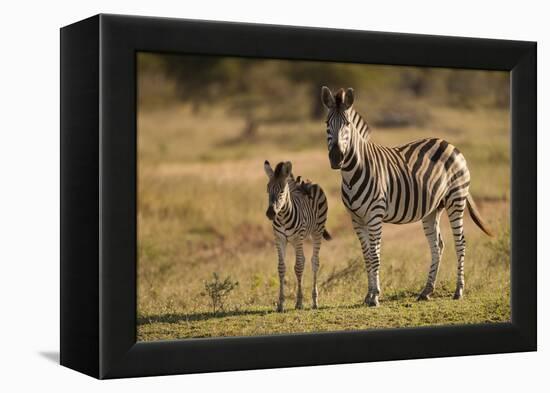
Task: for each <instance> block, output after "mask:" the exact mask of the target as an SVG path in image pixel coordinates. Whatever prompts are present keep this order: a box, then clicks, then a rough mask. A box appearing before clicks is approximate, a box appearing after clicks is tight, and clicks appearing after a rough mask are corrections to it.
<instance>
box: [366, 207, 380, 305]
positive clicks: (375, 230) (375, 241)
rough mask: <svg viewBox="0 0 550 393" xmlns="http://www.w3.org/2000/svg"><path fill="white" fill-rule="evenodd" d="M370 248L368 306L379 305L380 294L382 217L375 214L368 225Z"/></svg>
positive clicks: (368, 255) (368, 256)
mask: <svg viewBox="0 0 550 393" xmlns="http://www.w3.org/2000/svg"><path fill="white" fill-rule="evenodd" d="M368 236H369V248H368V254H367V258H368V260H369V263H368V266H369V269H370V276H371V283H370V285H369V293H370V297H368V295H367V297H368V298H367V299H365V303H366V304H367V306H370V307H376V306H378V304H379V303H378V297H379V296H380V275H379V274H380V245H381V243H382V218H381V216H375V217H373V218H371V219H370V221H369V225H368Z"/></svg>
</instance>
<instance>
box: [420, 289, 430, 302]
mask: <svg viewBox="0 0 550 393" xmlns="http://www.w3.org/2000/svg"><path fill="white" fill-rule="evenodd" d="M432 293H433V290H432V289H424V290H423V291H422V292H421V293H420V295H418V299H417V300H418V301H424V300H430V297H431V296H432Z"/></svg>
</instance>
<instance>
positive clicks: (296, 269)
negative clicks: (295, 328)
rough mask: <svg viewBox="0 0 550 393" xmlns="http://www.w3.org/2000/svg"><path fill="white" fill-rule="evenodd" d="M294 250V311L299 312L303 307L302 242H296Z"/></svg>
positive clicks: (303, 259)
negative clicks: (295, 282)
mask: <svg viewBox="0 0 550 393" xmlns="http://www.w3.org/2000/svg"><path fill="white" fill-rule="evenodd" d="M294 248H295V249H296V264H295V265H294V273H296V281H297V283H298V293H297V294H296V309H298V310H301V309H302V308H303V307H304V303H303V301H304V295H303V293H302V275H303V274H304V265H305V262H306V257H305V256H304V242H303V240H302V239H300V240H298V241H297V243H296V244H295V245H294Z"/></svg>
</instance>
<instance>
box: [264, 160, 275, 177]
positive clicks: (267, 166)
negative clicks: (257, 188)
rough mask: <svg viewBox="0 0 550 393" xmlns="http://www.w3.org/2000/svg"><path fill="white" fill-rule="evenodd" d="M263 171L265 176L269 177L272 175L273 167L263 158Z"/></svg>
mask: <svg viewBox="0 0 550 393" xmlns="http://www.w3.org/2000/svg"><path fill="white" fill-rule="evenodd" d="M264 171H265V174H266V175H267V177H269V178H270V179H271V178H272V177H273V169H272V168H271V165H270V164H269V161H267V160H265V162H264Z"/></svg>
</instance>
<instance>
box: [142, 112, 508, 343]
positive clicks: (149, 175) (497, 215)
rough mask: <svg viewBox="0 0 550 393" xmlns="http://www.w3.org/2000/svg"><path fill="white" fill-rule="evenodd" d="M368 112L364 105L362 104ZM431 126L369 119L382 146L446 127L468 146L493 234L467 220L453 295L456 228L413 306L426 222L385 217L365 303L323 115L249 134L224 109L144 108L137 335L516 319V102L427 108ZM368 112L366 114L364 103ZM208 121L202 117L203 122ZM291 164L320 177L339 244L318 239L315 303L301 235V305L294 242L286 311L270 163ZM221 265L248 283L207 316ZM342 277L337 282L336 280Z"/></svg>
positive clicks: (475, 189) (424, 258)
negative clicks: (377, 292)
mask: <svg viewBox="0 0 550 393" xmlns="http://www.w3.org/2000/svg"><path fill="white" fill-rule="evenodd" d="M360 109H361V108H360ZM429 111H430V112H429V113H430V116H429V119H430V120H429V123H428V124H425V125H424V126H423V127H422V128H419V127H418V128H417V127H407V128H394V129H391V128H386V129H380V130H378V129H374V133H373V138H374V140H375V141H376V142H378V143H381V144H385V145H398V144H402V143H405V142H408V141H411V140H413V139H417V138H421V137H427V136H437V137H441V138H444V139H447V140H448V141H449V142H451V143H453V144H455V145H456V146H457V147H458V148H459V149H460V150H461V151H462V152H463V153H464V155H465V157H466V160H467V161H468V165H469V167H470V172H471V176H472V184H471V188H470V190H471V192H472V195H473V196H474V198H475V200H476V201H477V204H478V205H479V208H480V210H481V213H482V215H483V217H484V218H485V220H486V221H487V222H488V223H489V225H490V226H491V227H492V228H493V230H494V232H495V233H496V234H497V236H496V238H494V239H490V238H488V237H487V236H485V235H484V234H483V233H482V232H481V231H480V230H479V229H478V228H477V227H475V225H474V224H473V223H472V221H471V219H470V218H469V217H467V218H466V220H465V232H466V239H467V251H466V264H465V269H466V270H465V273H466V290H465V298H464V299H463V300H461V301H453V300H452V299H451V297H452V293H453V292H454V282H455V274H456V273H455V271H456V258H455V253H454V246H453V242H452V236H451V234H450V231H449V224H448V221H447V219H446V218H443V220H442V230H443V236H444V239H445V243H446V249H445V252H444V255H443V260H442V263H441V269H440V272H439V276H438V284H437V286H436V294H435V296H434V299H433V300H431V301H429V302H420V303H419V302H416V300H415V299H416V296H417V294H418V293H419V292H420V290H421V289H422V286H423V285H424V283H425V280H426V277H427V273H428V270H429V265H430V253H429V249H428V245H427V242H426V239H425V237H424V235H423V231H422V227H421V224H420V223H414V224H407V225H389V224H388V225H384V229H383V231H384V233H383V240H382V259H381V272H380V279H381V289H382V295H381V298H380V302H381V303H380V307H378V308H376V309H373V308H367V307H364V306H363V305H362V300H363V298H364V296H365V294H366V291H367V284H366V283H367V278H366V272H365V270H364V267H363V263H362V262H361V251H360V247H359V243H358V240H357V238H356V236H355V234H354V232H353V230H352V227H351V222H350V219H349V215H348V213H347V212H346V210H345V208H344V207H343V205H342V203H341V201H340V175H339V173H338V172H336V171H332V170H330V167H329V165H328V158H327V152H326V141H325V131H324V125H323V123H322V122H313V121H303V122H294V123H288V124H285V123H280V124H270V125H265V126H262V127H261V128H260V131H259V133H258V135H257V136H256V137H255V138H254V140H246V139H243V138H242V137H241V136H240V132H241V130H242V127H243V122H242V120H241V119H239V118H235V117H232V116H230V115H228V114H227V113H226V112H225V111H224V110H223V108H217V109H216V108H214V109H213V110H211V111H210V112H208V113H207V114H206V113H203V112H200V113H193V112H192V111H191V110H190V109H189V108H187V107H185V106H180V105H176V106H170V107H165V108H162V109H159V108H157V109H150V110H146V111H145V110H143V111H140V113H139V117H138V138H139V140H138V154H139V161H138V162H139V164H138V165H139V172H138V187H139V189H138V276H137V284H138V298H137V303H138V309H137V316H138V326H137V334H138V339H139V340H145V341H149V340H159V339H178V338H191V337H213V336H244V335H264V334H275V333H298V332H315V331H334V330H354V329H373V328H392V327H412V326H426V325H447V324H467V323H487V322H504V321H509V320H510V265H509V188H510V176H509V171H510V155H509V146H510V145H509V133H508V129H509V124H508V112H507V111H504V110H465V109H450V108H447V107H430V108H429ZM362 112H363V113H365V114H366V116H367V118H368V114H369V112H367V111H364V110H362ZM199 123H200V124H201V127H200V128H199V127H197V124H199ZM265 159H269V160H270V161H271V162H272V163H273V164H275V163H276V162H278V161H283V160H291V161H292V162H293V168H294V171H295V174H296V175H303V176H305V177H307V178H310V179H312V180H313V181H315V182H317V183H319V184H321V186H322V187H323V189H324V190H325V192H326V194H327V198H328V203H329V216H328V222H327V229H328V230H329V231H330V233H331V234H332V236H333V240H332V241H331V242H323V245H322V247H321V269H320V272H319V284H321V285H320V297H319V304H320V309H318V310H311V309H309V307H310V305H311V299H310V296H309V295H310V293H311V269H310V264H309V257H308V256H309V255H310V252H311V250H310V246H309V245H306V257H308V262H307V263H306V272H305V275H304V294H305V299H304V305H305V307H306V308H305V309H304V310H300V311H297V310H294V301H295V296H296V280H295V277H294V272H293V270H294V269H293V265H294V258H293V252H292V251H293V250H292V248H289V249H288V251H287V275H286V289H285V293H286V297H287V302H286V304H285V306H286V309H287V311H286V312H285V313H283V314H279V313H276V312H275V303H276V300H277V297H278V285H279V284H278V275H277V258H276V254H275V248H274V245H273V235H272V232H271V223H270V222H269V221H268V220H267V219H266V218H265V215H264V212H265V210H266V208H267V195H266V191H265V187H266V178H265V174H264V172H263V161H264V160H265ZM213 273H218V274H219V276H220V278H221V279H222V280H223V279H224V278H225V277H228V276H231V278H232V279H234V280H236V281H238V282H239V286H238V287H236V288H235V289H234V290H232V291H231V293H230V294H229V295H228V296H227V298H226V299H225V303H224V304H225V306H224V310H223V311H219V312H217V313H212V307H211V304H210V301H209V298H208V297H207V296H202V295H201V292H204V283H205V281H207V280H210V279H211V277H212V274H213ZM335 277H336V278H337V279H335Z"/></svg>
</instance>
